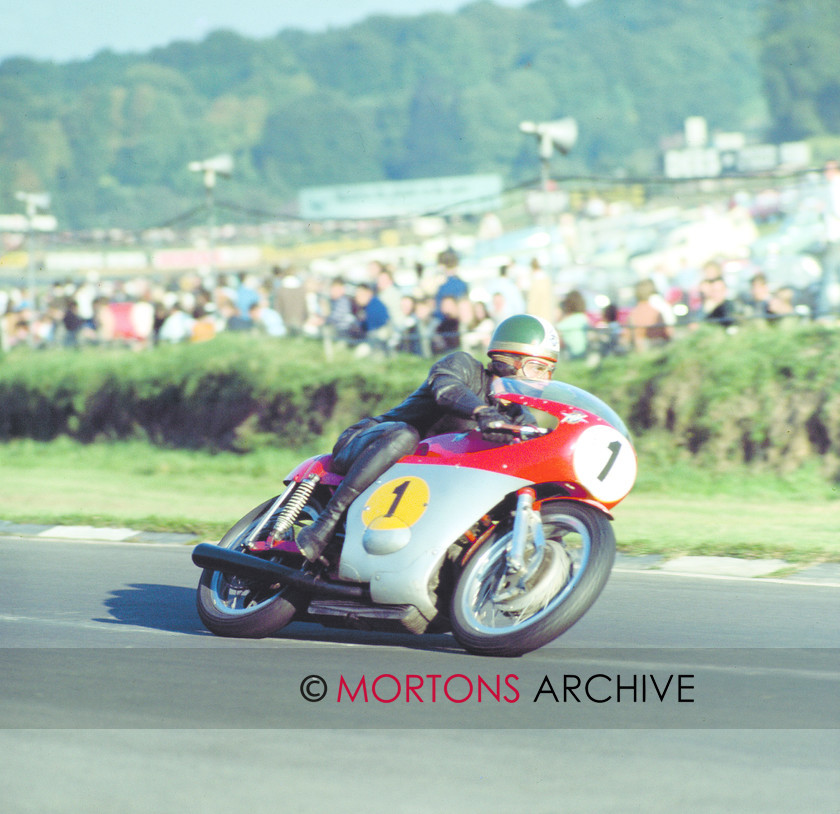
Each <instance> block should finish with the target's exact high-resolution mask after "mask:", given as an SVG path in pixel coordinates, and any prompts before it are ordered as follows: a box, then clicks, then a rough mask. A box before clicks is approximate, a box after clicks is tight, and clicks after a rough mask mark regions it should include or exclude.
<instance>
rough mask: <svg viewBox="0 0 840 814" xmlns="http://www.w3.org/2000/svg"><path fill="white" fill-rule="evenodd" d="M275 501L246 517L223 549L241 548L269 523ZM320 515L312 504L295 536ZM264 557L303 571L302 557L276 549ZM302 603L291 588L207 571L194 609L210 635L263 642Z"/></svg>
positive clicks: (227, 536)
mask: <svg viewBox="0 0 840 814" xmlns="http://www.w3.org/2000/svg"><path fill="white" fill-rule="evenodd" d="M274 502H275V499H272V500H267V501H266V502H265V503H263V504H262V505H261V506H257V507H256V508H255V509H253V510H252V511H250V512H249V513H248V514H246V515H245V517H243V518H242V519H241V520H240V521H239V522H238V523H236V525H234V526H233V528H231V529H230V531H228V532H227V534H225V536H224V537H222V539H221V541H220V542H219V545H220V546H222V547H224V548H230V549H233V550H235V551H241V550H243V549H244V548H245V544H246V542H247V541H248V540H249V538H250V535H251V533H252V532H253V531H254V530H255V529H256V528H257V527H258V526H259V524H260V523H262V521H263V520H264V519H265V514H266V512H268V511H270V509H271V507H272V505H273V504H274ZM319 512H320V506H319V505H318V504H317V503H315V502H314V501H312V500H310V502H309V503H307V505H306V506H304V507H303V509H302V510H301V512H300V515H299V516H298V519H297V520H296V521H295V533H296V534H297V533H298V532H299V531H300V529H301V528H302V527H303V525H304V524H307V523H310V522H312V520H314V519H315V518H316V517H317V516H318V513H319ZM266 556H267V557H268V559H271V560H273V561H274V562H279V563H282V564H283V565H286V566H289V567H290V568H301V569H302V568H303V567H304V566H305V565H306V561H305V560H304V558H303V557H302V556H301V555H300V554H293V553H289V552H286V551H278V552H276V553H271V554H270V555H266ZM303 601H304V600H303V598H302V597H301V595H300V593H299V592H297V591H295V590H294V589H292V588H289V587H288V586H285V585H266V584H265V583H261V582H256V581H253V580H249V579H243V578H241V577H236V576H230V575H227V574H224V573H223V572H221V571H213V570H211V569H210V568H205V569H204V570H203V571H202V572H201V578H200V580H199V582H198V592H197V596H196V607H197V609H198V615H199V616H200V617H201V621H202V622H203V623H204V625H205V627H206V628H207V629H208V630H209V631H210V632H211V633H215V634H216V635H217V636H238V637H243V638H250V639H260V638H263V637H265V636H269V635H270V634H272V633H274V632H276V631H278V630H280V628H282V627H285V626H286V625H287V624H289V622H291V621H292V619H293V618H294V616H295V614H296V613H297V609H298V607H299V606H300V605H301V604H302V603H303Z"/></svg>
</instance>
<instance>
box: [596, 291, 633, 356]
mask: <svg viewBox="0 0 840 814" xmlns="http://www.w3.org/2000/svg"><path fill="white" fill-rule="evenodd" d="M596 327H597V329H598V352H599V353H600V355H601V357H602V358H603V357H605V356H620V355H622V354H624V353H626V352H627V347H626V345H625V344H624V328H622V326H621V323H620V322H619V321H618V308H616V307H615V305H613V303H608V304H607V305H605V306H604V308H603V310H602V311H601V320H600V321H599V323H598V325H597V326H596Z"/></svg>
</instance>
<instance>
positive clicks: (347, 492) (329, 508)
mask: <svg viewBox="0 0 840 814" xmlns="http://www.w3.org/2000/svg"><path fill="white" fill-rule="evenodd" d="M362 491H364V490H359V489H356V488H354V486H353V484H352V483H348V482H347V480H346V479H345V480H344V481H342V483H341V485H340V486H339V487H338V489H336V491H335V494H334V495H333V496H332V497H331V498H330V500H329V502H328V503H327V505H326V506H325V507H324V510H323V511H322V512H321V514H319V515H318V517H317V518H315V520H313V521H312V522H311V523H310V524H309V525H308V526H306V527H304V528H303V529H301V531H300V533H299V534H298V535H297V539H296V540H295V544H296V545H297V547H298V549H299V550H300V553H301V554H303V556H304V557H306V559H307V560H309V562H317V561H318V559H319V558H320V557H321V554H323V553H324V549H325V548H326V547H327V545H328V544H329V542H330V540H331V539H332V536H333V533H334V532H335V527H336V526H337V525H338V523H339V521H340V520H341V518H342V515H343V514H344V512H346V511H347V509H348V508H349V507H350V504H351V503H352V502H353V501H354V500H355V499H356V498H357V497H358V496H359V495H360V494H361V492H362Z"/></svg>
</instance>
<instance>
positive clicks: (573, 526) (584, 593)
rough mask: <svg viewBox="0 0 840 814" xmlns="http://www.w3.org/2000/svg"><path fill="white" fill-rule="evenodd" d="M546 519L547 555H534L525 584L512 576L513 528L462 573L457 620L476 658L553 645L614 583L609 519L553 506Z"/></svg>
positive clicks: (575, 506)
mask: <svg viewBox="0 0 840 814" xmlns="http://www.w3.org/2000/svg"><path fill="white" fill-rule="evenodd" d="M541 517H542V523H543V531H544V535H545V543H546V544H545V548H544V549H543V551H542V553H539V552H537V551H536V549H535V547H534V546H533V545H532V544H530V545H529V546H528V547H527V548H526V552H525V554H526V567H527V568H528V575H527V577H526V578H525V579H523V578H522V577H521V576H516V577H515V578H512V577H511V575H510V574H509V573H508V571H507V553H506V552H507V549H508V547H509V544H510V541H511V537H512V534H513V531H512V528H511V527H510V526H508V527H507V528H500V529H499V530H498V531H497V532H496V533H495V534H494V536H493V537H491V538H490V539H489V540H488V541H487V542H486V543H485V544H484V545H483V546H482V547H481V548H480V549H479V550H478V551H477V552H476V553H475V555H473V557H472V558H471V559H470V560H469V561H468V563H467V565H466V566H465V568H464V570H463V571H462V572H461V575H460V577H459V578H458V582H457V584H456V588H455V592H454V594H453V596H452V602H451V607H450V621H451V624H452V632H453V633H454V634H455V638H456V639H457V640H458V642H459V643H460V644H461V645H462V646H463V647H464V648H465V649H467V650H468V651H470V652H471V653H477V654H480V655H488V656H520V655H522V654H523V653H528V652H530V651H532V650H536V649H537V648H539V647H542V646H543V645H545V644H548V642H550V641H553V640H554V639H556V638H557V637H558V636H559V635H560V634H561V633H563V632H565V631H566V630H568V629H569V628H570V627H571V626H572V625H573V624H574V623H575V622H577V621H578V620H579V619H580V618H581V617H582V616H583V615H584V613H586V611H587V610H589V608H590V607H591V606H592V604H593V603H594V602H595V600H596V599H597V598H598V596H599V594H600V593H601V591H602V590H603V588H604V586H605V585H606V584H607V580H608V579H609V575H610V571H611V569H612V564H613V561H614V560H615V535H614V533H613V530H612V526H611V525H610V521H609V519H608V518H607V516H606V515H605V514H604V513H603V512H601V511H599V510H598V509H595V508H594V507H591V506H588V505H586V504H582V503H576V502H573V501H553V502H549V503H546V504H544V505H543V508H542V510H541ZM529 560H530V561H529Z"/></svg>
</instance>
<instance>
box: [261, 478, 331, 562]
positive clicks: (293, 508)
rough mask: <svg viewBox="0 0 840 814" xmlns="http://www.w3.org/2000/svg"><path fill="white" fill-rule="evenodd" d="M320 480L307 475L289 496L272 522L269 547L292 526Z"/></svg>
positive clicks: (268, 541) (281, 537)
mask: <svg viewBox="0 0 840 814" xmlns="http://www.w3.org/2000/svg"><path fill="white" fill-rule="evenodd" d="M320 480H321V478H320V476H319V475H316V474H315V473H312V474H311V475H307V476H306V477H305V478H304V479H303V480H302V481H300V483H298V485H297V488H296V489H295V490H294V491H293V492H292V493H291V494H290V495H289V497H288V499H287V500H286V502H285V503H284V504H283V506H282V508H281V509H280V511H279V512H278V514H277V520H276V521H275V522H274V527H273V528H272V529H271V531H270V532H269V535H268V539H267V540H266V543H267V544H268V545H269V546H272V545H274V543H275V541H277V540H282V539H283V535H284V534H285V533H286V532H287V531H288V530H289V529H290V528H291V527H292V526H293V525H294V522H295V520H297V518H298V515H299V514H300V512H301V510H302V509H303V507H304V506H305V505H306V503H307V501H308V500H309V498H310V497H312V493H313V492H314V491H315V487H316V486H317V485H318V482H319V481H320Z"/></svg>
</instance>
